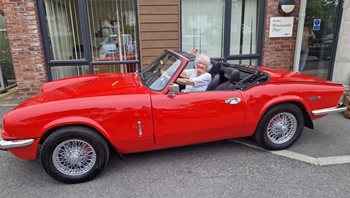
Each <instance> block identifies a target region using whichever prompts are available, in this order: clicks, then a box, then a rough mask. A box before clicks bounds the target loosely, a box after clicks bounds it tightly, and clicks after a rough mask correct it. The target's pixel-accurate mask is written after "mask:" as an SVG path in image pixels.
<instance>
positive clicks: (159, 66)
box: [140, 52, 182, 91]
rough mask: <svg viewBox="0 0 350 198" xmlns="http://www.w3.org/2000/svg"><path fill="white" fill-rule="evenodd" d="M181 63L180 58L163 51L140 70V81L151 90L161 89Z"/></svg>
mask: <svg viewBox="0 0 350 198" xmlns="http://www.w3.org/2000/svg"><path fill="white" fill-rule="evenodd" d="M181 63H182V62H181V59H180V58H178V57H176V56H175V55H173V54H171V53H169V52H165V53H164V54H162V55H161V56H159V57H158V58H157V59H156V60H154V61H153V62H152V63H151V64H150V65H149V66H148V67H146V68H145V69H143V70H142V71H141V73H140V75H141V80H142V83H143V84H144V85H145V86H147V87H148V88H150V89H152V90H155V91H161V90H163V89H164V88H165V87H166V86H167V85H168V83H169V81H170V79H171V78H172V76H173V75H174V74H175V72H176V71H177V69H178V68H179V67H180V65H181Z"/></svg>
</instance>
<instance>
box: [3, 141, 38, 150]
mask: <svg viewBox="0 0 350 198" xmlns="http://www.w3.org/2000/svg"><path fill="white" fill-rule="evenodd" d="M33 142H34V139H24V140H4V139H0V150H7V149H11V148H17V147H23V146H28V145H31V144H33Z"/></svg>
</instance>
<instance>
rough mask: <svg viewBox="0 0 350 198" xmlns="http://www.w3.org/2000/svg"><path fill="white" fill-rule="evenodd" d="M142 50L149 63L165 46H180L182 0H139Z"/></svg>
mask: <svg viewBox="0 0 350 198" xmlns="http://www.w3.org/2000/svg"><path fill="white" fill-rule="evenodd" d="M138 11H139V23H140V25H139V27H140V42H141V43H140V51H141V61H142V65H143V66H145V65H148V64H150V63H151V61H152V60H153V59H154V58H155V57H157V56H158V55H159V54H160V53H161V52H162V51H163V50H164V48H169V49H174V50H178V49H179V47H180V39H179V37H180V0H161V1H159V0H139V1H138Z"/></svg>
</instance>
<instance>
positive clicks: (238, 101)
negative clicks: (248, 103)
mask: <svg viewBox="0 0 350 198" xmlns="http://www.w3.org/2000/svg"><path fill="white" fill-rule="evenodd" d="M240 102H241V99H240V98H230V99H227V100H225V103H226V104H230V105H234V104H238V103H240Z"/></svg>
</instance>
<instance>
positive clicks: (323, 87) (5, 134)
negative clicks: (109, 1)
mask: <svg viewBox="0 0 350 198" xmlns="http://www.w3.org/2000/svg"><path fill="white" fill-rule="evenodd" d="M191 59H192V57H191V56H189V55H188V54H185V53H177V52H174V51H171V50H165V52H164V53H163V54H162V55H161V56H159V57H158V58H157V59H156V60H155V61H154V62H153V63H152V64H150V65H149V66H148V67H147V68H145V69H144V70H143V71H141V72H135V73H114V74H103V75H88V76H82V77H75V78H68V79H63V80H58V81H53V82H49V83H46V84H45V85H43V87H42V93H41V94H39V95H36V96H34V97H33V98H31V99H29V100H27V101H25V102H23V103H22V104H20V105H19V106H17V107H16V108H15V109H14V110H13V111H11V112H9V113H7V114H6V115H5V116H4V117H3V121H2V128H1V131H2V139H1V140H0V149H2V150H8V151H9V152H11V153H12V154H13V155H15V156H16V157H19V158H23V159H30V160H34V159H37V158H39V159H40V161H41V163H42V166H43V168H44V169H45V171H46V172H47V173H48V174H49V175H50V176H52V177H53V178H54V179H56V180H59V181H61V182H65V183H77V182H83V181H88V180H90V179H92V178H94V177H96V176H97V175H98V174H99V173H100V172H101V170H102V169H103V168H104V167H105V165H106V164H107V161H108V158H109V152H110V150H111V149H114V150H116V151H117V152H118V153H120V154H121V155H122V154H127V153H134V152H143V151H150V150H157V149H164V148H169V147H177V146H183V145H189V144H198V143H202V142H209V141H217V140H223V139H229V138H238V137H249V136H253V137H254V138H255V140H256V141H257V142H258V144H260V145H261V146H263V147H265V148H267V149H272V150H277V149H285V148H287V147H289V146H291V145H292V144H293V143H294V142H295V141H296V140H297V139H298V137H299V136H300V134H301V132H302V130H303V128H304V126H306V127H309V128H313V120H315V119H317V118H320V117H322V116H324V115H326V114H328V113H332V112H340V111H344V110H345V107H344V106H341V105H339V100H340V98H341V96H342V94H343V92H344V87H343V86H342V85H340V84H334V83H332V82H329V81H326V80H322V79H318V78H316V77H312V76H309V75H305V74H301V73H294V72H288V71H283V70H276V69H271V68H266V67H252V66H243V65H234V64H228V63H225V62H214V61H213V68H212V69H211V71H210V74H211V75H212V81H211V83H210V84H209V86H208V89H207V90H206V91H203V92H192V93H183V92H181V90H180V89H181V88H180V87H179V85H177V84H175V81H176V79H177V78H178V77H179V75H180V73H181V72H182V70H183V69H184V68H185V67H192V66H193V62H192V60H191Z"/></svg>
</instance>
